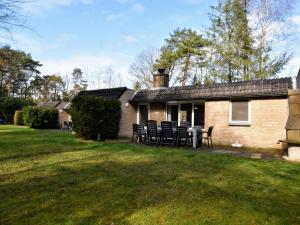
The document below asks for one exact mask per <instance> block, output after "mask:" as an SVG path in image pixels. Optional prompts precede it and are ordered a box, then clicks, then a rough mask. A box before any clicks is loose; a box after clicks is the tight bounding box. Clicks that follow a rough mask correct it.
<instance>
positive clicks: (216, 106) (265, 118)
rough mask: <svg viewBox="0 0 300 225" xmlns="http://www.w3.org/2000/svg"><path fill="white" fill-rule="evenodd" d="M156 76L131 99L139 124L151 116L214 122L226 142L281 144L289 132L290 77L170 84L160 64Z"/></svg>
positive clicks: (206, 123) (219, 138) (220, 139)
mask: <svg viewBox="0 0 300 225" xmlns="http://www.w3.org/2000/svg"><path fill="white" fill-rule="evenodd" d="M153 81H154V88H153V89H148V90H140V91H138V92H137V93H135V94H134V96H133V97H132V99H131V101H130V102H131V104H132V105H133V106H134V108H136V112H135V116H136V118H135V120H136V122H137V123H139V124H143V125H145V124H146V121H147V120H148V119H152V120H157V121H158V122H160V121H164V120H168V121H177V122H178V124H180V123H181V122H183V121H188V122H190V124H191V125H192V126H202V127H204V128H206V129H207V128H208V127H209V126H214V130H213V140H214V143H215V144H217V145H222V146H230V145H231V144H233V143H240V144H242V145H243V146H245V147H251V148H262V149H263V148H265V149H280V148H281V145H279V144H277V142H278V140H279V139H285V138H286V130H285V125H286V122H287V119H288V115H289V111H288V110H289V107H288V90H289V89H292V88H293V85H292V79H291V78H279V79H269V80H253V81H243V82H234V83H231V84H229V83H226V84H212V85H199V86H184V87H168V84H169V76H168V75H167V74H165V73H164V71H162V70H161V71H160V73H158V74H156V75H154V80H153Z"/></svg>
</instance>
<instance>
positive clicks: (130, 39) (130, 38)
mask: <svg viewBox="0 0 300 225" xmlns="http://www.w3.org/2000/svg"><path fill="white" fill-rule="evenodd" d="M121 38H122V39H123V40H124V41H126V42H129V43H135V42H137V41H138V39H137V38H136V37H134V36H132V35H127V34H123V35H121Z"/></svg>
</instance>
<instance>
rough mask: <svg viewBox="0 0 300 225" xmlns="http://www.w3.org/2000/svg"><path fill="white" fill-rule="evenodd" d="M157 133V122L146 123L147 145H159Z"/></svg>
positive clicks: (149, 121)
mask: <svg viewBox="0 0 300 225" xmlns="http://www.w3.org/2000/svg"><path fill="white" fill-rule="evenodd" d="M159 140H160V138H159V133H158V131H157V122H156V121H155V120H148V121H147V141H146V143H147V144H157V145H158V144H159Z"/></svg>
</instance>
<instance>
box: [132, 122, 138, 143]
mask: <svg viewBox="0 0 300 225" xmlns="http://www.w3.org/2000/svg"><path fill="white" fill-rule="evenodd" d="M135 136H137V124H136V123H133V124H132V138H131V142H132V143H133V140H134V137H135Z"/></svg>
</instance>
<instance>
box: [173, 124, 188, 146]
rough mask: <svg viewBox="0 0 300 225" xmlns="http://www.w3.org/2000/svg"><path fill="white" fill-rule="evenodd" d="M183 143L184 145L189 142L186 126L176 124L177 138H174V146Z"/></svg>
mask: <svg viewBox="0 0 300 225" xmlns="http://www.w3.org/2000/svg"><path fill="white" fill-rule="evenodd" d="M182 143H184V144H183V145H184V146H188V145H189V144H191V142H190V135H189V132H188V130H187V128H186V127H184V126H178V127H177V138H176V146H177V147H178V146H179V145H181V144H182Z"/></svg>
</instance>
